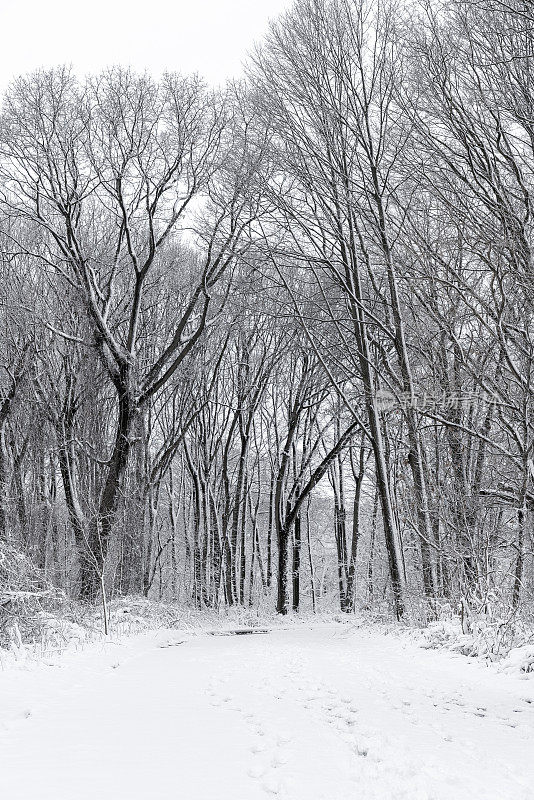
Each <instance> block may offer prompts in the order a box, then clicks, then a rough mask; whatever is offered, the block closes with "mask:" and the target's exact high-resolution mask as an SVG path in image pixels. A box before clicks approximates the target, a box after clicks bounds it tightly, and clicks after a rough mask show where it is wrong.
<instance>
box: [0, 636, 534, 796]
mask: <svg viewBox="0 0 534 800" xmlns="http://www.w3.org/2000/svg"><path fill="white" fill-rule="evenodd" d="M183 638H184V637H180V636H178V635H176V633H171V634H166V635H163V634H162V633H161V632H157V633H152V634H144V635H141V636H137V637H134V638H132V639H130V640H125V641H123V642H121V643H119V644H107V645H105V646H104V645H93V646H91V647H89V648H87V649H86V650H85V651H83V652H80V653H76V654H70V655H67V654H66V655H64V656H62V657H61V658H57V659H54V660H51V661H50V663H49V664H48V665H47V664H42V665H40V666H32V667H30V668H28V669H20V668H19V669H11V668H10V669H6V670H5V671H4V672H0V797H2V798H6V800H89V798H90V799H91V800H141V799H142V800H147V798H148V799H149V800H174V798H176V800H178V798H180V799H181V798H187V800H268V798H275V800H278V799H279V800H350V798H359V799H360V800H401V799H402V800H464V799H465V800H467V799H469V800H512V798H513V800H532V798H534V758H533V755H534V681H522V680H519V679H517V678H514V677H511V676H508V675H502V674H498V673H497V672H496V670H495V668H493V667H486V666H485V665H484V664H482V663H480V662H476V661H474V660H468V659H466V658H464V657H463V656H453V655H451V654H449V653H444V652H435V651H428V650H422V649H420V648H419V647H417V645H415V644H414V643H413V642H411V641H409V640H407V639H404V638H402V637H396V636H389V637H388V636H385V635H384V634H383V633H381V632H378V631H376V630H373V629H369V628H349V627H348V626H343V625H337V626H336V625H330V626H314V627H306V626H305V624H303V625H301V626H292V627H291V629H290V630H282V629H275V630H274V631H272V632H270V633H268V634H265V635H255V636H228V637H221V636H209V635H204V634H203V635H199V636H191V637H189V638H187V640H186V641H185V642H184V643H183V644H178V642H180V641H181V640H182V639H183ZM167 644H170V645H171V646H164V645H167Z"/></svg>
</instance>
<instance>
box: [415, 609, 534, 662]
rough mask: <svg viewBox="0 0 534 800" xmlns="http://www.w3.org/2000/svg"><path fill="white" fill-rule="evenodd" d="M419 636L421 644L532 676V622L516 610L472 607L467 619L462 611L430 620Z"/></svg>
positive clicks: (533, 629)
mask: <svg viewBox="0 0 534 800" xmlns="http://www.w3.org/2000/svg"><path fill="white" fill-rule="evenodd" d="M420 638H421V645H422V647H426V648H432V649H447V650H450V651H452V652H454V653H460V654H461V655H464V656H470V657H476V658H483V659H486V660H487V661H495V662H499V669H501V670H503V671H506V672H513V673H516V674H524V675H526V674H528V673H532V674H533V677H534V626H533V625H532V623H531V621H530V620H529V619H528V618H527V619H525V618H522V617H520V616H519V615H517V614H513V615H510V614H509V615H508V616H506V615H504V614H503V615H497V614H491V615H490V614H486V613H476V612H474V611H471V612H470V613H469V619H468V621H467V622H466V619H465V615H464V616H462V614H459V615H452V614H448V615H447V616H446V617H442V618H440V619H438V620H435V621H433V622H430V623H429V624H428V626H427V627H426V628H425V629H424V630H423V631H421V632H420Z"/></svg>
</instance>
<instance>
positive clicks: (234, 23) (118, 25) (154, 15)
mask: <svg viewBox="0 0 534 800" xmlns="http://www.w3.org/2000/svg"><path fill="white" fill-rule="evenodd" d="M290 5H291V2H290V0H92V2H88V0H85V2H84V0H81V2H80V0H0V31H1V44H0V92H2V93H3V92H4V90H5V89H6V86H7V85H8V83H9V81H10V80H11V79H12V78H13V77H15V76H16V75H20V74H22V73H25V72H29V71H31V70H33V69H36V68H38V67H50V66H54V65H57V64H72V65H73V67H74V69H75V70H76V72H77V73H78V74H80V75H82V74H84V73H85V72H95V71H98V70H99V69H101V68H102V67H105V66H110V65H112V64H123V65H131V66H132V67H135V68H136V69H138V70H143V69H145V68H146V69H147V70H149V71H150V72H151V73H153V74H154V75H157V74H158V73H160V72H161V71H163V70H165V69H168V70H170V71H176V72H185V73H187V72H195V71H196V72H199V73H200V74H202V75H203V76H204V77H205V78H206V79H207V80H208V81H210V82H211V83H213V84H217V83H221V82H224V80H225V79H226V78H229V77H236V76H238V75H239V73H240V71H241V62H242V60H243V58H244V57H245V55H246V52H247V50H248V49H249V48H250V47H251V46H252V44H253V43H254V41H255V40H257V39H260V38H261V36H262V33H263V32H264V31H265V30H266V28H267V24H268V20H269V18H272V17H275V16H277V14H278V13H280V12H281V11H283V10H285V9H286V8H288V7H289V6H290Z"/></svg>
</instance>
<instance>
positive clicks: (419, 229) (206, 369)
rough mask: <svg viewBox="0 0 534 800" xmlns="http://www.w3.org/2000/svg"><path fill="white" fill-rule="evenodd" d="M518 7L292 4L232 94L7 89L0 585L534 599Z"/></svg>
mask: <svg viewBox="0 0 534 800" xmlns="http://www.w3.org/2000/svg"><path fill="white" fill-rule="evenodd" d="M527 6H528V4H524V3H522V2H518V3H513V4H512V5H511V6H508V5H504V4H503V3H500V2H497V0H495V2H494V1H493V0H491V1H488V2H477V3H472V2H465V3H454V4H452V5H451V6H450V7H443V8H436V7H434V6H430V5H429V6H426V7H423V8H420V9H418V10H417V12H415V11H414V10H413V9H408V8H405V7H402V6H401V5H399V4H387V3H380V4H377V3H365V2H353V0H335V1H332V2H331V1H330V0H302V1H301V2H299V3H298V4H297V6H296V7H295V8H294V9H293V10H292V11H290V12H289V13H288V14H287V15H286V16H283V17H281V18H280V19H279V20H278V21H275V22H274V23H273V24H272V26H271V28H270V31H269V32H268V33H267V35H266V37H265V40H264V41H263V42H261V43H260V44H259V45H258V47H257V48H256V50H255V52H253V53H252V54H251V56H250V58H249V61H248V63H247V65H246V74H245V76H244V77H243V80H242V81H238V82H233V83H232V84H231V85H229V86H227V87H226V88H224V90H220V91H213V90H210V89H209V88H207V87H206V86H205V85H204V84H203V82H202V80H201V79H200V78H198V77H197V76H183V75H177V74H166V75H164V76H163V77H162V78H161V80H159V81H156V80H154V79H152V78H151V77H150V76H149V75H147V74H145V75H138V74H134V73H133V72H132V71H131V70H129V69H126V68H124V69H123V68H119V67H117V68H111V69H109V70H107V71H105V72H103V73H102V74H100V75H93V76H89V77H87V78H85V79H78V78H75V77H74V76H73V74H71V72H70V71H69V69H67V68H65V67H58V68H57V69H55V70H53V71H46V72H45V71H39V72H36V73H35V74H31V75H28V76H24V77H20V78H18V79H17V80H15V81H14V82H13V83H12V85H11V87H10V88H9V90H8V92H7V94H6V96H5V97H4V98H3V105H2V115H1V120H0V214H1V229H0V236H1V250H2V252H1V256H2V257H1V261H0V269H1V271H2V274H1V283H0V292H1V301H0V325H1V328H0V337H1V342H2V346H1V352H2V357H1V358H2V362H1V367H2V373H1V396H0V401H1V403H0V437H1V438H0V443H1V447H0V493H1V494H0V542H1V545H0V547H1V548H2V565H1V570H2V592H3V593H5V596H6V597H7V598H10V597H13V602H17V600H18V594H17V593H18V590H20V591H21V593H22V594H21V599H24V592H25V591H27V590H30V589H31V588H32V587H33V588H35V587H36V586H37V584H42V587H44V586H45V584H50V585H53V586H55V587H59V588H61V589H62V590H63V591H64V592H65V593H66V594H67V595H68V596H69V597H71V598H77V599H78V598H79V599H80V600H83V601H90V602H93V601H95V600H97V598H98V597H99V596H101V595H102V593H104V594H106V595H107V596H109V597H114V596H117V595H122V594H130V593H133V594H144V595H146V596H147V597H154V598H158V599H163V600H178V601H180V602H181V603H186V604H192V605H193V606H195V607H196V608H198V609H203V608H218V607H220V606H221V604H224V605H230V606H231V605H235V604H240V605H250V606H256V605H258V604H261V605H265V604H266V605H269V604H272V605H273V606H275V607H276V610H277V611H278V612H279V613H280V614H287V613H288V611H290V610H291V609H292V610H294V611H298V610H299V608H301V607H303V606H306V607H311V608H312V609H313V610H318V609H323V608H325V607H329V608H330V607H332V606H333V605H337V607H338V608H339V609H340V610H341V611H342V612H347V613H350V612H352V611H353V610H354V609H355V607H357V606H360V605H364V606H367V607H369V608H374V607H375V606H376V607H381V606H383V605H384V604H386V605H387V606H388V607H390V608H391V613H392V614H393V615H395V616H396V617H397V618H401V617H402V616H403V615H404V614H409V615H411V616H414V615H415V617H416V618H417V619H420V620H423V621H425V620H429V619H432V618H433V617H435V615H436V613H438V609H439V607H440V606H442V605H443V604H448V605H450V606H451V607H454V608H456V607H457V606H458V605H459V604H461V605H462V607H463V608H464V611H465V613H466V614H468V613H469V610H470V609H476V610H477V611H480V610H482V609H484V610H485V611H486V612H487V613H489V614H491V613H498V614H501V615H504V616H506V615H510V614H512V615H513V614H518V613H519V614H522V613H524V614H526V615H527V616H528V615H529V614H530V613H531V609H532V606H531V603H532V589H533V564H532V543H533V539H532V525H531V511H532V503H533V500H534V489H533V486H532V479H533V477H534V466H533V451H532V443H533V433H534V428H533V425H534V418H533V409H532V399H533V398H532V391H531V383H532V380H533V377H534V319H533V316H532V312H533V306H532V287H531V283H532V264H531V255H532V254H531V247H532V238H531V237H532V209H531V202H532V201H531V192H532V188H533V184H532V181H533V171H534V144H533V142H534V107H533V104H534V73H533V70H532V63H533V62H532V57H533V55H534V42H533V39H532V32H533V26H534V16H533V15H532V14H530V12H529V10H528V7H527ZM27 583H29V584H31V585H26V584H27Z"/></svg>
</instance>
